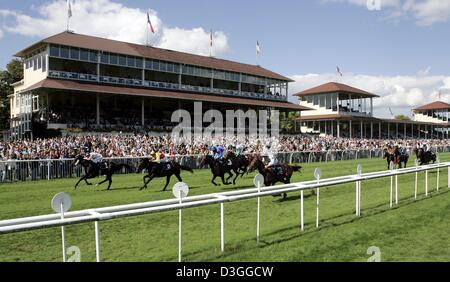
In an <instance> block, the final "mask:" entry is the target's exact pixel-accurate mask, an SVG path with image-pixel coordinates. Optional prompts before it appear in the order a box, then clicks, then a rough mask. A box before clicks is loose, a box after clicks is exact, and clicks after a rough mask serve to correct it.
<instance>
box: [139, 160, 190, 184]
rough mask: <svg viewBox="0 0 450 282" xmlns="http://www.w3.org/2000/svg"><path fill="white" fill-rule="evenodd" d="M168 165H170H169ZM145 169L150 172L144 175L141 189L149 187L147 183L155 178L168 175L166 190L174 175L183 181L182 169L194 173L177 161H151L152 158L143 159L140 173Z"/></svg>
mask: <svg viewBox="0 0 450 282" xmlns="http://www.w3.org/2000/svg"><path fill="white" fill-rule="evenodd" d="M167 165H169V167H167ZM144 169H146V170H147V171H148V174H147V175H145V176H144V179H143V180H144V186H143V187H142V188H141V189H140V190H143V189H147V185H148V184H149V183H150V181H152V180H153V179H154V178H161V177H166V186H164V189H163V191H166V189H167V186H169V183H170V179H171V178H172V176H173V175H175V176H176V177H177V179H178V181H180V182H183V179H181V176H180V175H181V171H182V170H185V171H189V172H190V173H194V171H193V170H192V169H191V168H189V167H187V166H183V165H180V164H179V163H177V162H175V161H171V162H169V163H156V162H152V161H150V159H142V160H141V162H140V163H139V166H138V173H139V172H142V171H143V170H144ZM147 178H148V180H147Z"/></svg>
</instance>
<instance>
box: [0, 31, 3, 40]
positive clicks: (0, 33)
mask: <svg viewBox="0 0 450 282" xmlns="http://www.w3.org/2000/svg"><path fill="white" fill-rule="evenodd" d="M2 37H3V30H1V29H0V40H1V39H2Z"/></svg>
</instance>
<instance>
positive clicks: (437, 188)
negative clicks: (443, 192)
mask: <svg viewBox="0 0 450 282" xmlns="http://www.w3.org/2000/svg"><path fill="white" fill-rule="evenodd" d="M437 163H438V164H439V163H440V160H439V158H438V159H437ZM440 172H441V171H440V169H439V168H438V169H437V175H436V178H437V179H436V182H437V183H436V191H438V192H439V182H440Z"/></svg>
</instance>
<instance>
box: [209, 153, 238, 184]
mask: <svg viewBox="0 0 450 282" xmlns="http://www.w3.org/2000/svg"><path fill="white" fill-rule="evenodd" d="M205 165H207V166H209V168H210V169H211V172H212V174H213V178H212V180H211V183H212V184H214V186H219V184H217V183H216V182H215V180H216V178H217V177H220V179H222V183H223V185H231V183H229V182H228V181H229V180H230V179H231V178H232V177H233V176H234V174H233V173H232V172H234V173H235V175H236V176H235V177H234V179H233V185H236V179H237V178H238V176H239V170H238V168H237V167H234V166H233V165H230V164H229V163H228V160H222V161H220V160H216V159H214V158H213V157H212V156H210V155H205V156H203V157H202V161H201V162H200V166H201V167H203V166H205ZM225 174H228V178H227V179H225Z"/></svg>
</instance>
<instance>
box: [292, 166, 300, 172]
mask: <svg viewBox="0 0 450 282" xmlns="http://www.w3.org/2000/svg"><path fill="white" fill-rule="evenodd" d="M291 168H292V169H293V170H294V172H302V167H301V166H296V165H291Z"/></svg>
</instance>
